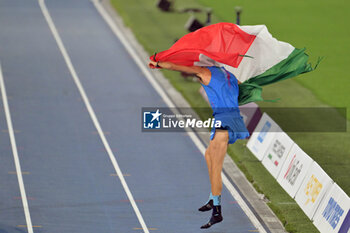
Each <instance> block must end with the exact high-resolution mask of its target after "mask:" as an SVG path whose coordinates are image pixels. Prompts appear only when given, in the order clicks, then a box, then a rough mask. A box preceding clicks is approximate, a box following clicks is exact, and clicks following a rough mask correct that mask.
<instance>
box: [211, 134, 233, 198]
mask: <svg viewBox="0 0 350 233" xmlns="http://www.w3.org/2000/svg"><path fill="white" fill-rule="evenodd" d="M228 140H229V137H228V132H227V130H219V129H218V130H216V132H215V136H214V138H213V140H212V141H210V145H209V147H210V157H211V179H210V180H211V192H212V194H213V196H218V195H221V190H222V179H221V171H222V166H223V163H224V158H225V155H226V152H227V146H228Z"/></svg>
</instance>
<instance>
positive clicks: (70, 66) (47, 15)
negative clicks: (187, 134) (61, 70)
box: [39, 0, 149, 233]
mask: <svg viewBox="0 0 350 233" xmlns="http://www.w3.org/2000/svg"><path fill="white" fill-rule="evenodd" d="M39 5H40V8H41V11H42V13H43V15H44V17H45V19H46V21H47V24H48V25H49V28H50V30H51V32H52V34H53V37H54V38H55V40H56V42H57V45H58V48H59V49H60V51H61V53H62V56H63V58H64V61H65V62H66V64H67V67H68V69H69V71H70V73H71V75H72V77H73V80H74V82H75V84H76V86H77V88H78V90H79V92H80V95H81V97H82V98H83V101H84V103H85V106H86V108H87V110H88V112H89V115H90V117H91V119H92V121H93V123H94V125H95V128H96V130H97V132H98V134H99V136H100V138H101V140H102V143H103V145H104V147H105V148H106V151H107V153H108V155H109V158H110V160H111V162H112V164H113V167H114V169H115V171H116V173H117V174H118V177H119V179H120V182H121V184H122V186H123V188H124V190H125V193H126V195H127V196H128V199H129V200H130V203H131V205H132V207H133V209H134V212H135V214H136V216H137V218H138V220H139V222H140V224H141V227H142V229H143V231H144V232H145V233H149V231H148V228H147V226H146V223H145V221H144V220H143V217H142V215H141V213H140V210H139V208H138V207H137V205H136V202H135V200H134V197H133V195H132V194H131V191H130V189H129V187H128V185H127V183H126V181H125V178H124V176H123V173H122V171H121V170H120V167H119V165H118V163H117V160H116V158H115V156H114V154H113V152H112V150H111V147H110V146H109V143H108V141H107V139H106V137H105V135H104V133H103V130H102V128H101V125H100V123H99V121H98V119H97V117H96V114H95V112H94V110H93V108H92V106H91V104H90V101H89V99H88V97H87V95H86V93H85V90H84V88H83V86H82V84H81V82H80V80H79V77H78V75H77V73H76V71H75V69H74V66H73V64H72V61H71V59H70V57H69V55H68V53H67V50H66V48H65V47H64V45H63V42H62V39H61V37H60V35H59V34H58V31H57V29H56V26H55V24H54V22H53V20H52V18H51V16H50V13H49V11H48V9H47V7H46V5H45V1H44V0H39Z"/></svg>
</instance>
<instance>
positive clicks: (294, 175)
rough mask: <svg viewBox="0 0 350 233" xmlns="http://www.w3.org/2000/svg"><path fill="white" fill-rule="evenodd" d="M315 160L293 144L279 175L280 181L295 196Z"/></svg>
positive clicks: (278, 179)
mask: <svg viewBox="0 0 350 233" xmlns="http://www.w3.org/2000/svg"><path fill="white" fill-rule="evenodd" d="M312 163H313V160H312V159H311V158H310V157H309V156H308V155H307V154H306V153H305V152H304V151H303V150H302V149H301V148H300V147H299V146H298V145H297V144H295V143H294V144H293V146H292V148H291V150H290V152H289V154H288V156H287V159H286V161H285V162H284V164H283V166H282V169H281V171H280V173H279V175H278V178H277V181H278V183H279V184H280V185H281V186H282V187H283V188H284V190H286V192H287V193H288V194H289V195H290V196H291V197H292V198H294V197H295V195H296V193H297V191H298V189H299V187H300V186H301V184H302V182H303V180H304V178H305V176H306V174H307V171H308V169H309V168H310V166H311V164H312Z"/></svg>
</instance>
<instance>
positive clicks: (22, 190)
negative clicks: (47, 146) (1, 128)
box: [0, 64, 34, 233]
mask: <svg viewBox="0 0 350 233" xmlns="http://www.w3.org/2000/svg"><path fill="white" fill-rule="evenodd" d="M0 89H1V94H2V101H3V104H4V111H5V116H6V121H7V128H8V131H9V136H10V142H11V147H12V153H13V158H14V161H15V166H16V173H17V179H18V185H19V191H20V193H21V199H22V204H23V209H24V216H25V218H26V223H27V230H28V233H33V232H34V231H33V225H32V219H31V217H30V212H29V205H28V201H27V195H26V190H25V188H24V183H23V176H22V170H21V164H20V162H19V158H18V151H17V145H16V138H15V133H14V131H13V126H12V120H11V114H10V108H9V104H8V101H7V94H6V88H5V82H4V78H3V76H2V69H1V64H0Z"/></svg>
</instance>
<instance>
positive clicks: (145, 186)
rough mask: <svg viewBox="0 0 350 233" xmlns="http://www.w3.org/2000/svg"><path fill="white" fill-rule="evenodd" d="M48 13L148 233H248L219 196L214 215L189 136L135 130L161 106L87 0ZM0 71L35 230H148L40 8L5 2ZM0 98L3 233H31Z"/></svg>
mask: <svg viewBox="0 0 350 233" xmlns="http://www.w3.org/2000/svg"><path fill="white" fill-rule="evenodd" d="M45 3H46V5H47V8H48V10H49V12H50V14H51V17H52V19H53V21H54V23H55V25H56V27H57V30H58V33H59V35H60V37H61V38H62V41H63V44H64V46H65V48H66V49H67V52H68V54H69V57H70V59H71V61H72V64H73V65H74V68H75V70H76V72H77V74H78V76H79V78H80V81H81V83H82V85H83V87H84V89H85V91H86V94H87V96H88V98H89V100H90V103H91V105H92V108H93V109H94V111H95V113H96V116H97V118H98V120H99V122H100V124H101V127H102V129H103V131H104V134H105V136H106V138H107V140H108V142H109V145H110V147H111V148H112V151H113V153H114V156H115V158H116V160H117V161H118V163H119V166H120V168H121V170H122V172H123V173H124V178H125V180H126V182H127V184H128V187H129V188H130V191H131V193H132V195H133V197H134V199H135V202H136V204H137V206H138V208H139V210H140V213H141V215H142V217H143V219H144V221H145V223H146V224H147V227H148V228H149V231H150V232H159V233H196V232H212V233H219V232H220V233H226V232H237V233H241V232H247V233H248V232H252V231H256V230H255V227H254V226H253V224H252V223H251V222H250V220H249V219H248V217H247V216H246V215H245V213H244V212H243V211H242V209H241V208H240V207H239V206H238V205H237V203H236V202H235V200H234V199H233V198H232V196H231V194H230V193H229V192H228V190H227V189H226V188H225V187H224V190H223V194H222V196H223V198H222V205H223V216H224V221H223V222H222V223H221V224H217V225H215V226H213V227H212V228H210V229H208V230H204V231H203V230H200V229H199V227H200V226H201V225H202V224H204V223H206V222H207V220H208V219H209V217H210V213H199V212H198V211H197V209H198V207H200V206H201V205H202V204H203V203H204V202H205V201H206V200H207V198H208V193H209V187H210V186H209V180H208V175H207V167H206V164H205V160H204V158H203V156H202V154H201V153H200V152H199V150H198V149H197V147H196V146H195V145H194V144H193V142H192V141H191V140H190V139H189V137H188V136H187V135H186V134H184V133H142V132H141V126H140V119H141V108H142V107H145V106H159V107H165V106H166V105H165V103H164V102H163V100H162V99H161V98H160V96H159V95H158V94H157V92H156V91H155V90H154V89H153V87H152V86H151V85H150V84H149V82H148V81H147V79H146V78H145V77H144V75H143V74H142V72H141V70H140V69H139V68H138V67H137V66H136V64H135V62H134V61H133V60H132V58H131V57H130V55H129V54H128V53H127V51H126V50H125V48H124V47H123V45H122V44H121V43H120V41H119V40H118V38H117V37H116V36H115V35H114V34H113V33H112V31H111V30H110V28H109V27H108V25H107V24H106V23H105V21H104V20H103V19H102V17H101V16H100V15H99V13H98V12H97V10H96V9H95V7H94V5H93V4H92V3H91V1H90V0H46V1H45ZM0 62H1V66H2V73H3V79H4V82H5V86H6V91H7V99H8V103H9V108H10V112H11V119H12V123H13V128H14V132H15V138H16V141H17V149H18V154H19V160H20V163H21V167H22V174H23V180H24V186H25V190H26V194H27V195H26V196H27V199H28V204H29V212H30V215H31V221H32V224H33V230H34V232H35V233H41V232H42V233H44V232H48V233H136V232H143V230H142V227H141V225H140V222H139V221H138V218H137V216H136V214H135V212H134V209H133V208H132V206H131V203H130V201H129V200H128V197H127V195H126V193H125V190H124V189H123V186H122V185H121V182H120V180H119V178H118V176H116V171H115V169H114V167H113V165H112V163H111V160H110V158H109V156H108V154H107V152H106V150H105V147H104V144H103V143H102V141H101V138H100V136H99V134H98V133H97V131H96V128H95V126H94V124H93V122H92V120H91V117H90V115H89V113H88V111H87V108H86V106H85V104H84V102H83V100H82V97H81V95H80V92H79V91H78V89H77V86H76V85H75V83H74V81H73V79H72V76H71V74H70V72H69V70H68V68H67V65H66V63H65V61H64V59H63V56H62V54H61V52H60V50H59V48H58V46H57V43H56V41H55V39H54V37H53V35H52V33H51V31H50V28H49V26H48V24H47V22H46V20H45V18H44V16H43V13H42V11H41V9H40V7H39V4H38V1H37V0H0ZM26 226H27V223H26V219H25V216H24V211H23V205H22V200H21V194H20V191H19V184H18V180H17V176H16V168H15V165H14V157H13V152H12V149H11V143H10V139H9V131H8V128H7V123H6V118H5V114H4V106H3V101H0V233H17V232H28V231H27V228H26Z"/></svg>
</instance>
